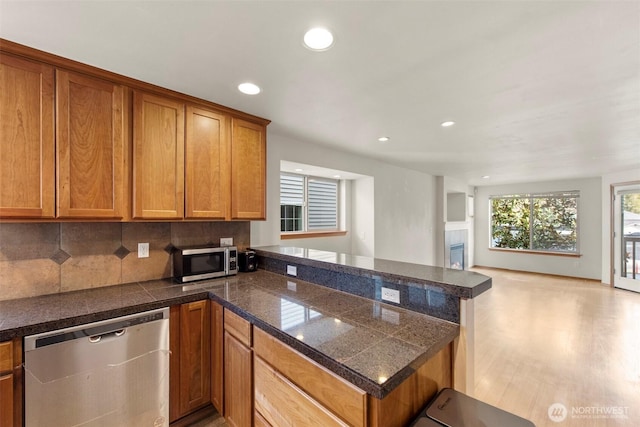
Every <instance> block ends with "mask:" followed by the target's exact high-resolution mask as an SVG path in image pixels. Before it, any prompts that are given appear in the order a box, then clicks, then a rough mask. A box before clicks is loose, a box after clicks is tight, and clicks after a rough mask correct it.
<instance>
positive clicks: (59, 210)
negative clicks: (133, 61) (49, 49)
mask: <svg viewBox="0 0 640 427" xmlns="http://www.w3.org/2000/svg"><path fill="white" fill-rule="evenodd" d="M1 41H2V44H1V45H0V51H1V53H0V122H1V123H2V126H0V219H4V218H7V219H37V220H42V219H55V218H60V219H82V220H92V219H95V220H105V219H113V220H119V221H130V220H132V219H133V220H190V219H194V220H205V219H208V220H232V219H239V220H259V219H265V200H266V194H265V193H266V181H265V180H266V173H265V171H266V126H267V125H268V123H269V121H268V120H265V119H261V118H259V117H255V116H251V115H249V114H244V113H242V112H239V111H236V110H232V109H229V108H227V107H224V106H221V105H217V104H213V103H210V102H207V101H204V100H201V99H197V98H194V97H191V96H188V95H184V94H181V93H178V92H173V91H171V90H168V89H163V88H159V87H157V86H153V85H150V84H147V83H144V82H140V81H137V80H134V79H130V78H127V77H124V76H121V75H117V74H114V73H110V72H108V71H105V70H101V69H98V68H95V67H91V66H88V65H85V64H80V63H78V62H75V61H71V60H68V59H65V58H60V57H58V56H55V55H51V54H48V53H46V52H41V51H38V50H35V49H31V48H29V47H26V46H22V45H19V44H17V43H13V42H10V41H7V40H1Z"/></svg>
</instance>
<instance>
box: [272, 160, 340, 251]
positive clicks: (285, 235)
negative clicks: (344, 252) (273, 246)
mask: <svg viewBox="0 0 640 427" xmlns="http://www.w3.org/2000/svg"><path fill="white" fill-rule="evenodd" d="M283 175H284V176H295V177H301V178H303V190H302V193H303V201H302V230H300V231H282V206H283V204H282V199H281V200H280V201H281V204H280V210H281V214H280V238H281V239H283V240H286V239H299V238H307V237H329V236H344V235H346V234H347V231H345V230H342V229H341V228H342V226H343V224H342V218H341V212H342V209H344V207H343V206H342V203H343V201H342V199H341V192H342V180H341V179H336V178H326V177H321V176H315V175H305V174H297V173H292V172H284V171H280V187H279V190H280V194H281V195H280V197H282V176H283ZM310 180H317V181H324V182H331V183H335V186H336V211H335V213H336V227H335V228H314V229H309V181H310Z"/></svg>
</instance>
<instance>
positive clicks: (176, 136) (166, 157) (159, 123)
mask: <svg viewBox="0 0 640 427" xmlns="http://www.w3.org/2000/svg"><path fill="white" fill-rule="evenodd" d="M133 103H134V105H133V110H134V111H133V116H134V118H133V217H134V218H135V219H179V218H180V219H181V218H182V217H183V215H184V104H183V103H181V102H179V101H175V100H171V99H167V98H162V97H159V96H154V95H150V94H147V93H144V92H138V91H136V92H134V101H133Z"/></svg>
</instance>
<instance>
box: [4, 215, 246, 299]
mask: <svg viewBox="0 0 640 427" xmlns="http://www.w3.org/2000/svg"><path fill="white" fill-rule="evenodd" d="M221 237H233V243H234V245H236V246H238V248H240V249H244V248H246V247H247V246H249V242H250V223H249V222H248V221H243V222H192V223H191V222H190V223H168V222H154V223H37V224H31V223H15V224H14V223H8V224H0V300H10V299H16V298H24V297H31V296H37V295H44V294H54V293H59V292H68V291H74V290H79V289H87V288H96V287H100V286H109V285H117V284H121V283H131V282H141V281H145V280H153V279H161V278H166V277H171V248H172V247H173V246H181V245H198V244H209V243H219V241H220V238H221ZM138 243H149V258H138V254H137V252H138Z"/></svg>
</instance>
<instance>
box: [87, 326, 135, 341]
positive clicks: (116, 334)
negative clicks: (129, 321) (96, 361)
mask: <svg viewBox="0 0 640 427" xmlns="http://www.w3.org/2000/svg"><path fill="white" fill-rule="evenodd" d="M126 331H127V329H126V328H125V329H120V330H117V331H113V332H108V333H106V334H102V335H93V336H91V337H89V342H90V343H92V344H95V343H99V342H100V341H101V340H102V338H103V337H104V338H109V337H110V336H113V337H115V338H118V337H121V336H123V335H124V333H125V332H126Z"/></svg>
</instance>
